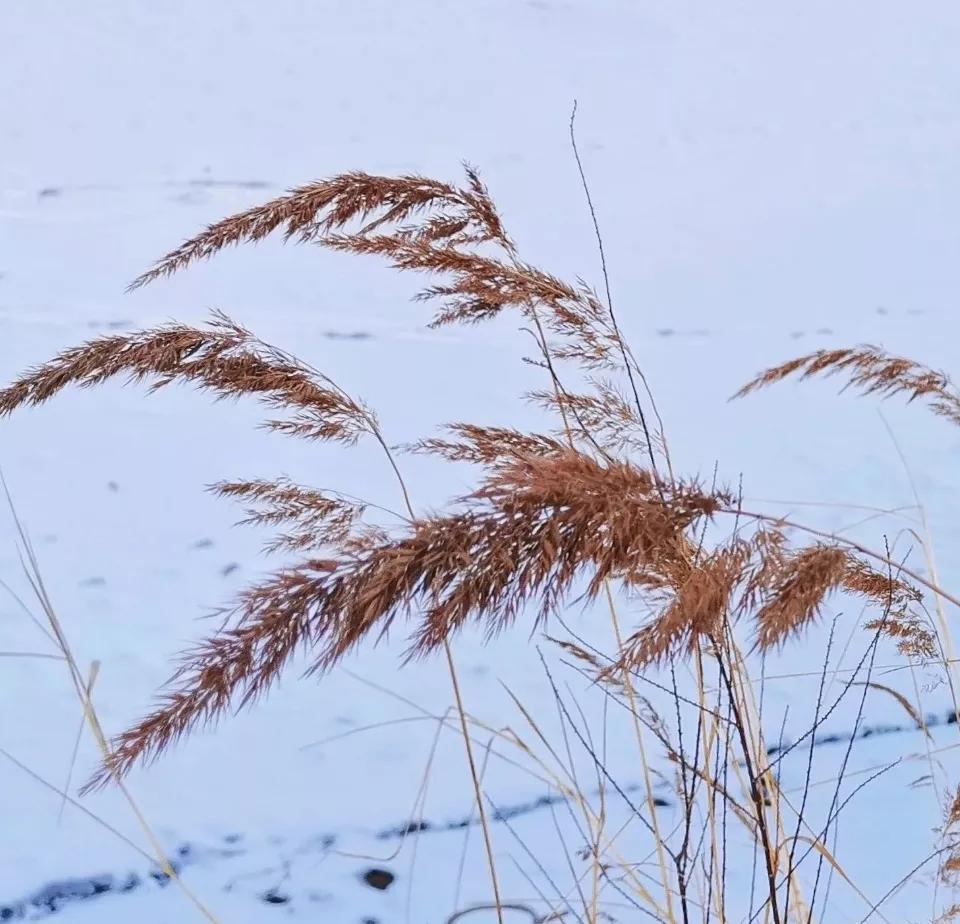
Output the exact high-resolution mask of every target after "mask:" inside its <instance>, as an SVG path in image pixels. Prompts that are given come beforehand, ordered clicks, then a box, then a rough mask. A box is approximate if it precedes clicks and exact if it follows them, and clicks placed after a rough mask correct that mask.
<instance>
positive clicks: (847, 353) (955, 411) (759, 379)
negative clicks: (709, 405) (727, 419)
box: [733, 345, 960, 424]
mask: <svg viewBox="0 0 960 924" xmlns="http://www.w3.org/2000/svg"><path fill="white" fill-rule="evenodd" d="M839 373H847V375H848V377H849V381H848V383H847V385H846V386H844V388H849V387H851V386H853V387H856V388H858V389H860V391H861V392H862V393H863V394H868V395H869V394H880V395H883V396H885V397H888V396H891V395H896V394H907V395H909V397H908V401H915V400H916V399H917V398H923V399H925V400H926V401H927V402H928V404H929V405H930V407H931V408H932V409H933V411H934V413H935V414H938V415H939V416H941V417H945V418H947V419H948V420H950V421H952V422H953V423H955V424H960V394H958V393H957V391H956V388H955V387H954V385H953V383H952V382H951V380H950V378H949V377H948V376H947V375H945V374H944V373H942V372H936V371H934V370H933V369H929V368H927V367H926V366H921V365H920V364H919V363H915V362H913V361H912V360H909V359H903V358H901V357H898V356H890V355H888V354H887V353H885V352H884V351H883V350H880V349H879V348H877V347H873V346H869V345H866V346H861V347H856V348H852V349H843V350H818V351H817V352H816V353H810V354H808V355H806V356H801V357H799V358H798V359H792V360H790V361H789V362H785V363H781V364H780V365H779V366H773V367H772V368H770V369H767V370H766V371H764V372H761V373H760V374H759V375H758V376H756V378H754V379H752V380H751V381H750V382H748V383H747V384H746V385H744V386H743V388H741V389H740V390H739V391H738V392H737V393H736V394H735V395H734V396H733V397H734V398H742V397H743V396H744V395H747V394H749V393H750V392H753V391H756V390H758V389H760V388H765V387H766V386H768V385H771V384H773V383H774V382H780V381H782V380H783V379H786V378H788V377H790V376H791V375H794V374H800V377H801V379H806V378H810V377H811V376H814V375H820V374H825V375H835V374H839Z"/></svg>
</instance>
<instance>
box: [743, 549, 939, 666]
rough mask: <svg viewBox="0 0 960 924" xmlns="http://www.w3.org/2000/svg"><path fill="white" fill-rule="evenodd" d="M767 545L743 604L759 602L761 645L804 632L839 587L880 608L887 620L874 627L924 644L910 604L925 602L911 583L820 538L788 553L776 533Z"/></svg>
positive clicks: (751, 604) (749, 580)
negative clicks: (912, 626)
mask: <svg viewBox="0 0 960 924" xmlns="http://www.w3.org/2000/svg"><path fill="white" fill-rule="evenodd" d="M774 537H776V538H774ZM763 545H764V547H765V549H766V554H765V555H763V556H761V560H760V564H759V566H758V567H755V568H754V570H753V572H752V573H751V574H750V576H749V578H748V580H747V589H746V592H745V593H744V596H743V597H742V598H741V603H740V608H741V609H744V608H746V607H747V606H749V607H750V608H753V607H754V606H756V605H757V604H758V603H759V604H760V606H759V609H758V611H757V614H756V621H757V643H758V644H759V645H760V647H761V648H770V647H772V646H774V645H778V644H781V643H782V642H784V641H785V640H786V639H787V638H788V637H789V636H790V635H795V634H797V633H798V632H800V631H801V630H802V629H803V628H804V627H805V626H806V625H807V624H809V623H810V622H811V621H813V620H814V619H816V618H817V617H818V616H819V614H820V609H821V607H822V606H823V604H824V602H825V600H826V597H827V596H828V595H829V594H831V593H833V592H835V591H846V592H847V593H851V594H856V595H858V596H861V597H864V598H866V600H867V601H868V602H869V603H870V604H873V605H875V606H877V607H879V608H881V609H882V610H883V611H884V617H883V619H882V620H879V621H877V622H874V623H871V624H870V625H871V626H873V627H877V626H878V625H883V626H884V627H886V625H887V623H890V624H891V626H892V628H885V629H884V632H885V634H887V635H890V636H895V635H896V633H897V631H898V627H900V628H902V629H903V631H904V633H905V634H910V635H911V636H912V637H913V638H915V640H916V643H917V644H918V645H920V644H921V641H922V639H921V636H920V633H919V632H916V633H913V632H911V631H910V630H909V628H908V626H909V625H910V624H911V621H912V619H913V617H912V616H911V614H910V612H909V607H910V605H911V604H914V603H918V602H920V600H922V595H921V594H920V591H919V590H918V589H917V588H915V587H914V586H913V585H911V584H909V583H908V582H906V581H903V580H901V579H899V578H897V577H894V576H893V575H886V574H882V573H881V572H879V571H877V570H876V569H874V568H872V567H871V566H870V565H868V564H867V563H866V562H864V561H863V560H861V559H860V558H857V557H856V555H854V554H853V553H852V552H851V551H850V550H849V549H846V548H841V547H839V546H837V545H831V544H828V543H822V542H821V543H816V544H814V545H812V546H808V547H806V548H803V549H799V550H792V551H789V552H787V551H785V550H784V548H783V544H782V537H780V536H777V534H776V533H775V532H774V533H773V534H771V535H767V536H765V537H764V539H763ZM928 641H929V642H932V640H928Z"/></svg>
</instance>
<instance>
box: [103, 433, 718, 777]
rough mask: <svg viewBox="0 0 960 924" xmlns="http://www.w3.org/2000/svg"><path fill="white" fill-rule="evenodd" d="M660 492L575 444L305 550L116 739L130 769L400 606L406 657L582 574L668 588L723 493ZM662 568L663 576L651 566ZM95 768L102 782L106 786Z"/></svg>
mask: <svg viewBox="0 0 960 924" xmlns="http://www.w3.org/2000/svg"><path fill="white" fill-rule="evenodd" d="M669 490H670V492H671V493H669V494H668V495H667V499H666V500H663V499H662V498H661V496H660V494H659V492H658V490H657V485H656V482H655V480H654V479H653V478H652V477H651V476H650V475H649V473H647V472H645V471H643V470H640V469H637V468H635V467H633V466H631V465H628V464H626V463H616V464H611V465H601V464H600V463H598V462H597V461H596V460H594V459H591V458H590V457H588V456H585V455H583V454H581V453H577V452H576V451H573V450H569V449H568V450H565V452H564V453H563V454H557V455H556V456H551V457H533V456H530V457H526V458H523V459H517V460H514V461H513V462H510V463H505V464H504V465H502V466H501V467H499V468H498V469H496V470H495V471H494V472H493V473H492V474H491V475H490V476H489V477H488V478H487V479H486V480H485V481H484V483H483V484H482V485H481V486H480V487H479V488H478V489H477V490H476V491H474V492H473V493H471V494H470V495H468V496H467V497H466V498H464V499H463V500H464V501H465V502H466V503H467V509H465V510H463V511H461V512H458V513H453V514H448V515H446V516H437V517H432V518H428V519H423V520H418V521H416V522H414V523H412V524H411V525H410V526H409V527H408V528H407V531H406V533H405V534H402V535H401V536H400V537H399V538H385V537H382V536H381V537H375V538H373V539H371V540H369V541H368V542H366V544H362V545H361V544H358V545H357V546H356V547H354V548H353V549H352V550H351V551H350V552H344V553H343V554H341V555H340V557H339V558H338V559H336V560H325V561H317V560H310V561H307V562H305V563H304V564H303V565H301V566H298V567H296V568H293V569H286V570H284V571H282V572H279V573H278V574H277V575H276V576H275V577H274V578H272V579H270V580H268V581H267V582H266V583H265V584H263V585H261V586H259V587H254V588H252V589H250V590H248V591H246V592H245V593H244V595H243V596H242V597H241V598H240V600H239V602H238V604H237V605H236V607H235V608H234V609H233V616H234V620H235V625H234V628H231V629H225V630H223V631H221V632H220V633H219V634H217V635H216V636H214V637H213V638H212V639H210V640H208V641H207V642H205V643H204V644H202V645H201V646H200V647H199V648H197V649H196V650H195V651H194V652H192V653H190V654H189V655H188V657H187V659H186V661H185V662H184V664H183V665H182V666H181V668H180V670H179V671H178V672H177V674H176V675H175V676H174V677H173V678H172V679H171V686H172V691H171V692H169V693H168V694H167V695H166V696H165V698H164V699H163V700H162V701H161V703H160V704H159V706H158V707H157V709H156V710H155V711H154V712H153V713H152V714H151V715H149V716H148V717H147V718H146V719H144V720H143V721H142V722H141V723H140V724H138V725H137V726H136V727H135V728H133V729H131V730H130V731H128V732H126V733H124V734H122V735H121V736H120V738H119V739H118V740H117V742H116V754H117V758H116V766H115V767H114V768H113V769H114V770H117V771H120V772H124V771H126V770H127V769H129V768H130V767H131V766H133V764H134V763H136V761H137V760H138V759H140V758H141V757H142V758H144V759H149V757H150V756H152V755H156V754H157V753H159V752H160V751H161V750H163V749H164V748H165V747H166V746H167V745H168V744H170V743H171V742H173V741H174V740H176V739H177V738H179V737H180V736H182V735H183V734H184V733H185V732H187V731H188V730H189V729H191V728H193V727H196V726H198V725H202V724H205V723H208V722H210V721H211V720H212V719H214V718H215V717H217V716H218V715H220V714H221V713H222V712H223V711H224V710H225V709H226V708H227V707H228V705H229V704H230V703H231V701H232V699H233V697H234V696H235V695H236V696H240V699H241V704H244V703H247V702H250V701H251V700H253V699H255V698H256V697H257V696H259V695H261V694H262V693H263V692H265V690H266V689H267V688H268V687H269V686H270V684H272V683H273V682H274V681H275V679H276V678H277V676H278V674H279V673H280V671H281V670H282V669H283V667H284V666H285V665H286V664H287V663H288V662H289V660H290V658H291V657H292V656H293V655H294V654H295V653H296V651H297V650H298V648H299V647H300V646H303V647H305V648H307V649H309V650H310V651H311V653H312V658H313V661H312V668H311V670H313V671H322V670H326V669H328V668H330V667H331V666H332V665H334V664H335V663H337V662H338V661H339V660H340V659H341V658H342V657H343V656H344V655H345V654H346V653H347V652H348V651H349V650H351V649H352V648H354V647H355V646H356V645H358V644H359V643H360V642H361V641H363V640H364V639H366V638H368V637H370V636H371V635H376V636H377V637H383V635H384V634H385V633H386V632H387V631H388V630H389V628H390V627H391V625H392V624H393V622H394V621H395V620H396V618H397V617H398V616H401V615H403V616H407V617H409V616H411V615H412V614H413V612H414V611H415V610H416V612H417V613H420V614H422V615H421V617H420V622H419V625H418V626H417V628H416V629H415V631H414V634H413V637H412V642H411V647H410V649H409V652H408V657H415V656H418V655H423V654H427V653H429V652H432V651H434V650H436V649H437V648H439V647H440V646H441V645H442V644H443V643H444V642H445V641H446V640H447V639H448V638H449V637H450V636H451V635H452V634H453V633H454V632H456V631H457V630H458V629H459V628H460V627H461V626H463V625H464V623H465V622H466V621H467V620H468V619H469V618H470V617H471V616H476V617H477V618H478V619H480V620H482V622H483V624H484V625H485V626H486V629H487V631H488V633H489V634H493V633H496V632H499V631H501V630H502V629H504V628H506V627H508V626H509V625H511V624H512V623H513V622H514V621H515V619H516V618H517V616H518V615H519V613H520V611H521V610H522V609H523V608H524V607H525V606H526V605H527V604H528V603H539V615H538V617H537V619H538V620H543V619H544V618H546V616H547V614H548V613H549V612H550V611H551V610H552V609H553V608H554V607H556V606H557V605H559V603H560V602H561V601H562V600H563V599H564V596H565V594H566V593H567V592H568V591H569V590H570V588H571V587H572V585H573V583H574V581H575V580H576V578H577V577H578V576H579V575H580V574H581V573H584V572H588V573H589V574H590V581H589V583H588V587H587V590H586V593H585V596H587V597H589V598H593V597H595V596H596V595H597V594H598V593H599V592H600V590H601V588H602V586H603V582H604V581H605V580H606V579H607V578H608V577H614V578H616V577H631V576H632V577H633V579H634V580H636V579H637V578H638V576H639V575H641V574H643V573H647V574H649V575H651V577H650V580H651V583H654V582H656V583H660V584H662V583H663V582H664V581H665V580H666V578H665V577H663V574H664V573H666V572H669V571H670V570H671V569H675V568H676V567H677V562H678V561H679V560H681V558H682V554H683V548H684V544H683V534H684V531H685V530H687V529H690V528H691V527H692V526H693V525H694V524H695V523H696V522H697V521H698V520H699V519H701V518H703V517H709V516H711V515H712V513H713V512H714V511H716V510H717V509H719V507H721V506H722V505H723V504H724V503H728V502H729V498H724V497H718V496H715V495H709V494H704V493H702V492H700V491H699V490H698V489H697V488H696V487H695V486H689V485H677V486H671V487H670V489H669ZM657 574H660V577H659V578H657V577H656V575H657ZM108 779H109V776H108V775H107V776H104V775H103V774H101V775H100V777H98V779H97V781H95V782H94V785H96V783H97V782H99V781H103V782H106V781H107V780H108Z"/></svg>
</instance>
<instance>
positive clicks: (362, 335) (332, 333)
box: [323, 330, 373, 340]
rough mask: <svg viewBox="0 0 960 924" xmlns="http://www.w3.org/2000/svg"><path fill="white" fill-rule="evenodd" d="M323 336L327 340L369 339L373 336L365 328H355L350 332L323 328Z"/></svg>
mask: <svg viewBox="0 0 960 924" xmlns="http://www.w3.org/2000/svg"><path fill="white" fill-rule="evenodd" d="M323 336H324V337H326V338H327V339H328V340H370V339H371V338H372V337H373V334H371V333H369V332H368V331H365V330H357V331H352V332H346V331H339V330H325V331H324V332H323Z"/></svg>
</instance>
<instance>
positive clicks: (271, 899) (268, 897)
mask: <svg viewBox="0 0 960 924" xmlns="http://www.w3.org/2000/svg"><path fill="white" fill-rule="evenodd" d="M260 899H261V901H264V902H266V903H267V904H268V905H288V904H290V896H289V895H284V894H283V893H282V892H278V891H277V890H276V889H270V890H269V891H268V892H264V893H263V895H261V896H260Z"/></svg>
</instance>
